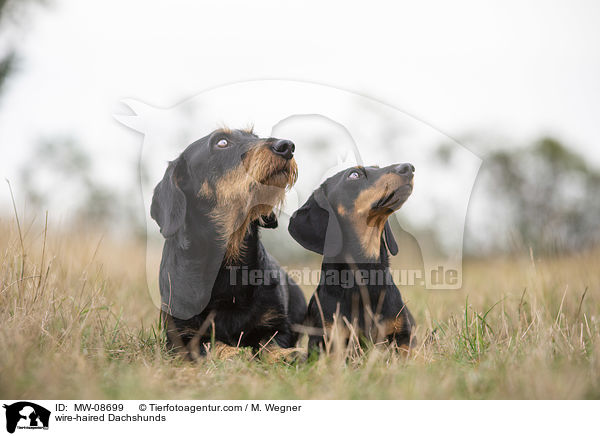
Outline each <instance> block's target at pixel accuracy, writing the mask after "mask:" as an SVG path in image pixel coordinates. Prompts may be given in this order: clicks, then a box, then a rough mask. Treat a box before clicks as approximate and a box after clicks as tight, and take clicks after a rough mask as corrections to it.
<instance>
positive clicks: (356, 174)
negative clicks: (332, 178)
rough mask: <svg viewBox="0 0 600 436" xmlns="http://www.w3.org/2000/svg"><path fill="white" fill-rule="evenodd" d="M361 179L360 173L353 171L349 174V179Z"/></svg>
mask: <svg viewBox="0 0 600 436" xmlns="http://www.w3.org/2000/svg"><path fill="white" fill-rule="evenodd" d="M359 177H360V174H359V173H358V171H352V172H351V173H350V174H348V178H349V179H358V178H359Z"/></svg>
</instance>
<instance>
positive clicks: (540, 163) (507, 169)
mask: <svg viewBox="0 0 600 436" xmlns="http://www.w3.org/2000/svg"><path fill="white" fill-rule="evenodd" d="M481 171H482V181H483V183H484V184H485V186H484V189H485V191H486V192H488V193H489V195H490V199H491V200H492V202H493V209H491V210H490V213H489V217H487V218H488V219H491V220H492V219H495V217H496V216H497V215H496V214H495V211H496V210H502V212H503V213H501V214H499V215H500V216H502V217H503V218H504V219H506V220H507V222H506V223H505V225H506V227H507V230H508V231H509V236H511V237H512V238H513V240H512V241H511V245H512V246H510V245H509V246H508V247H506V248H507V249H508V250H509V251H512V250H519V249H520V248H522V247H531V249H533V250H534V251H535V252H536V253H543V254H553V253H560V252H572V251H579V250H583V249H588V248H592V247H595V246H597V245H598V244H599V243H600V172H599V171H598V169H596V168H593V167H592V166H590V165H589V164H588V163H587V162H586V159H585V157H584V156H581V155H580V154H578V153H576V152H574V151H572V150H571V149H569V148H567V147H566V146H565V145H564V144H563V143H562V142H560V141H559V140H557V139H555V138H551V137H544V138H541V139H539V140H538V141H536V142H534V143H533V144H530V145H529V146H526V147H521V148H517V149H514V150H500V151H495V152H493V153H491V155H489V156H488V157H487V158H486V159H485V161H484V163H483V166H482V169H481Z"/></svg>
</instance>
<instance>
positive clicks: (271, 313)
mask: <svg viewBox="0 0 600 436" xmlns="http://www.w3.org/2000/svg"><path fill="white" fill-rule="evenodd" d="M282 316H283V315H282V314H280V313H278V312H277V311H275V310H273V309H268V310H266V311H265V313H263V314H262V316H261V317H260V321H259V322H258V324H259V325H261V326H265V327H272V326H273V325H275V323H276V322H277V321H279V320H281V318H282Z"/></svg>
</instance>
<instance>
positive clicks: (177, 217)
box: [150, 156, 186, 239]
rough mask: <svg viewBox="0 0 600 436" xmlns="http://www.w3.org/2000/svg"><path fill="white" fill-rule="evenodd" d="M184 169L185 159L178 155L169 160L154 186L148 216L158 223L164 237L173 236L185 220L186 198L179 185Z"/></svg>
mask: <svg viewBox="0 0 600 436" xmlns="http://www.w3.org/2000/svg"><path fill="white" fill-rule="evenodd" d="M185 171H186V169H185V161H184V160H183V157H182V156H180V157H178V158H177V159H176V160H174V161H172V162H169V166H168V167H167V170H166V171H165V175H164V177H163V179H162V180H161V181H160V182H159V183H158V185H156V188H154V195H153V196H152V206H151V207H150V216H151V217H152V218H153V219H154V221H156V222H157V223H158V225H159V226H160V233H161V234H162V235H163V236H164V237H165V238H166V239H167V238H171V237H173V236H174V235H175V234H176V233H177V232H178V231H179V229H181V228H182V227H183V224H184V222H185V212H186V199H185V194H184V193H183V191H182V190H181V188H180V187H179V183H180V181H181V178H182V177H183V176H184V175H185Z"/></svg>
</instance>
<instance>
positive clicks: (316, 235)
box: [288, 164, 415, 348]
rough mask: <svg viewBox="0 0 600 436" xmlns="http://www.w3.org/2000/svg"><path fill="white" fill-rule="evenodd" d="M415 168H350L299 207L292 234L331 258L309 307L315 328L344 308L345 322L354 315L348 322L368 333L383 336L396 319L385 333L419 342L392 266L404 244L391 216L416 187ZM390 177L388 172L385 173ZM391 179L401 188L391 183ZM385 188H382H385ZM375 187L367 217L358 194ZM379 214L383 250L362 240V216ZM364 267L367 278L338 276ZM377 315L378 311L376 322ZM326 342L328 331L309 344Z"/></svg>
mask: <svg viewBox="0 0 600 436" xmlns="http://www.w3.org/2000/svg"><path fill="white" fill-rule="evenodd" d="M407 165H408V166H407ZM413 172H414V167H413V166H412V165H410V164H403V165H392V166H389V167H386V168H377V167H367V168H363V167H356V168H349V169H347V170H344V171H341V172H340V173H338V174H336V175H334V176H332V177H330V178H329V179H327V180H326V181H325V182H324V183H323V184H322V185H321V186H320V187H319V188H318V189H317V190H316V191H315V192H314V193H313V194H312V195H311V196H310V198H309V199H308V200H307V202H306V203H305V204H304V205H303V206H302V207H301V208H300V209H298V210H297V211H296V212H295V213H294V215H293V216H292V218H291V220H290V224H289V228H288V230H289V232H290V234H291V235H292V237H293V238H294V239H295V240H296V241H298V242H299V243H300V244H301V245H302V246H303V247H305V248H307V249H309V250H312V251H315V252H317V253H319V254H323V256H324V257H323V262H322V265H321V281H320V284H319V285H318V287H317V289H316V291H315V294H314V295H313V297H312V298H311V300H310V302H309V305H308V312H307V317H306V321H305V323H306V325H307V326H309V327H316V328H317V329H318V330H322V329H323V327H324V326H323V321H325V324H329V323H332V322H333V320H334V314H336V312H337V313H338V316H339V318H338V320H340V321H341V320H342V317H346V319H347V320H348V322H350V323H357V325H358V327H359V330H360V333H361V334H362V335H363V336H367V337H370V338H374V337H378V339H379V340H381V339H382V338H381V332H384V333H385V332H386V331H387V330H386V329H385V326H386V325H395V326H397V328H396V329H395V330H394V331H393V332H390V333H389V334H386V335H385V339H387V340H388V341H389V342H390V343H395V344H397V345H399V346H407V345H409V344H410V343H411V332H412V329H413V326H414V324H415V321H414V318H413V316H412V314H411V313H410V311H409V310H408V308H407V307H406V306H405V305H404V302H403V301H402V297H401V295H400V291H399V289H398V287H397V286H396V285H395V284H394V283H393V280H392V276H391V273H390V271H389V255H388V251H389V252H390V253H391V254H393V255H395V254H397V252H398V246H397V244H396V241H395V239H394V236H393V233H392V230H391V228H390V225H389V223H388V222H387V217H388V216H389V215H390V214H391V213H393V212H394V211H395V210H397V209H399V208H400V207H401V206H402V204H403V203H404V202H405V201H406V199H407V198H408V197H409V196H410V194H411V193H412V184H413ZM352 173H358V177H354V175H353V176H352V178H351V176H350V175H351V174H352ZM383 176H386V177H387V178H386V179H382V177H383ZM388 179H389V180H391V181H392V182H393V183H392V185H393V186H390V184H388V183H387V180H388ZM396 179H397V180H396ZM379 187H381V189H380V190H381V192H379V191H377V189H379ZM367 189H370V191H369V195H371V194H372V195H373V198H372V199H370V200H369V201H372V203H371V204H370V205H368V204H367V203H368V201H367V202H366V203H365V204H367V206H368V207H367V208H366V209H365V211H364V212H361V213H363V215H364V216H363V215H360V216H359V215H356V214H357V211H356V210H355V208H356V202H357V198H359V195H360V194H361V193H362V192H363V191H365V190H367ZM378 214H379V215H378ZM376 216H379V219H380V221H379V222H380V223H381V224H382V230H381V231H380V233H379V234H378V235H377V232H375V234H376V237H378V238H379V250H378V251H377V250H375V252H374V253H372V252H367V251H366V250H365V246H364V244H362V243H361V241H362V240H361V237H362V236H364V235H361V234H359V233H360V231H359V230H357V225H356V222H361V219H363V218H364V221H365V223H366V222H370V221H369V220H371V219H373V217H376ZM366 228H367V229H368V227H366ZM359 271H368V273H369V276H368V278H367V279H365V280H364V282H362V283H361V282H360V280H355V281H353V282H350V283H348V282H345V283H344V282H343V281H339V280H338V279H337V278H340V277H342V275H346V277H347V275H348V274H354V275H355V276H356V274H361V273H359ZM362 274H364V273H362ZM359 278H360V276H359ZM319 305H320V307H319ZM369 313H374V314H375V318H376V320H374V319H373V317H372V316H371V315H369ZM382 328H383V329H382ZM412 343H413V344H414V339H413V342H412ZM322 345H323V335H322V334H317V333H312V334H311V335H310V338H309V348H316V347H319V346H322Z"/></svg>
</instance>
